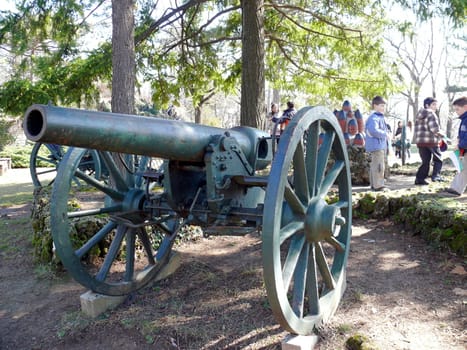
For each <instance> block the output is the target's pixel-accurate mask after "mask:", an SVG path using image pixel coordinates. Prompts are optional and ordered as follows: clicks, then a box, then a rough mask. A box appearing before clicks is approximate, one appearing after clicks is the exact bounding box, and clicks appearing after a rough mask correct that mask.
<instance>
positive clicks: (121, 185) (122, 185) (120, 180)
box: [99, 152, 128, 192]
mask: <svg viewBox="0 0 467 350" xmlns="http://www.w3.org/2000/svg"><path fill="white" fill-rule="evenodd" d="M99 155H100V157H101V158H102V160H103V161H104V164H105V166H106V167H107V170H108V171H109V175H110V177H111V178H112V182H113V184H114V185H115V187H116V188H117V190H118V191H121V192H126V191H128V185H127V183H126V181H125V179H124V177H123V176H122V174H121V171H120V169H119V168H118V167H117V164H116V163H115V160H114V159H113V158H112V155H111V154H110V152H99Z"/></svg>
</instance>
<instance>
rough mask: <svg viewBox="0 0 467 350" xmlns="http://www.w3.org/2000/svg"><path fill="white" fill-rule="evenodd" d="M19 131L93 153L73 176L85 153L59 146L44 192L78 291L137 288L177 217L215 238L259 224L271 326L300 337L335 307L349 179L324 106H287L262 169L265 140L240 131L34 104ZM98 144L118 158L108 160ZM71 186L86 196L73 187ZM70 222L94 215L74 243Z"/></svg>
mask: <svg viewBox="0 0 467 350" xmlns="http://www.w3.org/2000/svg"><path fill="white" fill-rule="evenodd" d="M24 130H25V133H26V135H27V137H28V138H29V139H31V140H34V141H39V142H49V143H53V144H64V145H68V146H73V147H86V148H93V149H98V150H99V151H98V153H99V154H98V158H99V160H100V162H102V166H103V168H105V169H106V172H107V174H108V175H107V176H103V177H100V178H96V177H93V176H91V174H89V173H86V172H85V171H82V169H81V168H80V164H81V162H82V157H83V155H84V154H85V152H86V151H85V150H84V149H79V148H75V149H73V148H71V149H70V150H69V151H68V152H67V154H66V155H65V157H64V158H63V160H62V163H63V165H61V166H60V167H59V171H58V174H57V180H56V181H55V184H54V188H53V193H52V203H51V213H52V214H51V228H52V234H53V238H54V242H55V246H56V251H57V254H58V255H59V257H60V258H61V260H62V262H63V263H64V265H65V267H66V268H67V269H68V270H69V271H70V273H71V274H72V276H73V277H74V278H75V279H76V280H77V281H79V282H80V283H81V284H83V285H84V286H86V287H88V288H90V289H92V290H94V291H96V292H99V293H103V294H108V295H123V294H128V293H130V292H133V291H135V290H137V289H139V288H142V287H143V286H144V285H146V284H148V283H149V282H150V281H151V280H153V279H154V278H155V277H156V276H157V274H158V273H159V271H160V269H161V268H162V267H163V266H164V265H165V264H166V263H167V262H168V258H169V256H170V253H171V250H172V245H173V242H174V239H175V237H176V236H177V234H178V231H179V229H180V227H181V225H183V224H195V225H200V226H202V227H204V228H208V229H209V228H210V229H212V231H210V232H211V233H212V232H213V231H219V232H221V234H242V233H243V234H244V232H251V229H255V228H262V230H263V268H264V279H265V284H266V288H267V292H268V298H269V302H270V304H271V307H272V310H273V312H274V314H275V316H276V318H277V320H278V322H279V323H280V324H281V326H282V327H284V328H285V329H287V330H289V331H291V332H293V333H297V334H310V333H311V332H312V330H313V327H314V326H315V325H316V324H318V323H319V322H321V321H323V320H326V319H327V318H328V317H329V316H330V315H332V313H333V312H334V311H335V309H336V308H337V305H338V303H339V301H340V299H341V296H342V293H343V292H344V289H345V268H346V261H347V256H348V252H349V244H350V235H351V218H352V214H351V184H350V169H349V162H348V158H347V151H346V146H345V142H344V138H343V135H342V132H341V129H340V127H339V125H338V124H337V121H336V120H335V117H334V115H333V114H332V113H331V112H330V111H327V110H326V109H324V108H322V107H313V108H311V107H309V108H304V109H302V110H301V111H299V112H298V113H297V115H296V116H295V117H294V119H293V120H292V121H291V123H290V124H289V126H288V127H287V129H286V131H285V133H284V134H283V135H282V137H281V140H280V142H279V145H278V150H277V152H276V154H275V158H274V161H273V162H272V166H271V168H269V165H270V164H271V161H272V144H271V139H270V137H266V136H267V135H266V134H265V133H264V132H262V131H260V130H256V129H252V128H244V127H237V128H233V129H230V130H223V129H218V128H212V127H206V126H201V125H196V124H191V123H183V122H180V121H167V120H161V119H156V118H143V117H137V116H128V115H116V114H111V113H100V112H89V111H81V110H76V109H66V108H58V107H52V106H43V105H34V106H31V107H30V108H29V109H28V111H27V112H26V116H25V121H24ZM320 133H324V135H325V136H324V140H323V143H322V144H321V145H320V144H319V134H320ZM109 151H112V152H123V153H125V154H123V155H121V157H122V158H121V159H120V160H118V159H117V158H116V156H115V154H113V155H111V154H110V152H109ZM128 153H131V154H139V155H140V156H133V155H129V154H128ZM141 155H142V156H141ZM152 156H155V157H161V158H164V159H166V160H165V161H164V165H163V167H162V170H161V171H156V175H144V174H148V173H149V174H150V173H153V169H151V166H150V165H151V160H150V157H152ZM122 165H124V166H123V167H122ZM155 183H157V186H161V188H160V189H159V190H158V191H154V190H153V187H154V184H155ZM77 185H80V186H83V187H86V191H82V190H81V191H78V192H76V191H75V188H76V186H77ZM330 198H334V199H335V200H334V201H333V202H332V203H331V202H330ZM70 204H77V205H70ZM78 218H79V219H81V223H80V225H82V219H87V218H89V219H93V220H97V221H99V222H100V226H99V225H98V226H96V228H94V229H93V230H94V231H93V232H92V234H90V236H89V237H88V238H87V239H85V240H84V241H81V242H76V241H75V239H74V237H75V236H74V231H73V225H74V223H75V220H76V219H78ZM157 232H159V233H160V232H162V234H161V235H158V234H157ZM160 237H162V239H159V238H160ZM137 240H139V241H140V242H141V245H137V244H136V241H137ZM108 242H111V243H110V245H109V246H108V247H103V244H104V243H105V244H107V243H108ZM137 246H143V251H142V252H140V251H136V247H137ZM99 249H101V250H102V252H103V253H102V254H101V256H100V259H98V261H94V262H93V264H89V262H88V261H87V259H86V258H87V254H88V252H90V251H91V250H99Z"/></svg>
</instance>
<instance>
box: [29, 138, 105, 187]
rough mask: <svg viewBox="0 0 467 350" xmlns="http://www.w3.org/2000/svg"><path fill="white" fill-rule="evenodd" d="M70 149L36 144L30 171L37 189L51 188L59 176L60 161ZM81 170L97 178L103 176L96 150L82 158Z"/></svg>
mask: <svg viewBox="0 0 467 350" xmlns="http://www.w3.org/2000/svg"><path fill="white" fill-rule="evenodd" d="M67 149H68V147H65V146H59V145H55V144H48V143H42V142H36V143H35V144H34V146H33V148H32V150H31V156H30V158H29V171H30V173H31V179H32V183H33V184H34V186H35V187H42V186H51V185H52V184H53V183H54V181H55V177H56V176H57V169H58V165H59V164H60V161H61V160H62V158H63V156H64V155H65V153H66V151H67ZM79 168H80V169H81V170H82V171H85V172H88V173H89V174H92V175H93V176H94V177H96V178H100V177H101V176H102V169H101V163H100V159H99V155H98V153H97V151H95V150H88V151H87V152H86V154H85V155H84V156H83V157H82V159H81V163H80V165H79Z"/></svg>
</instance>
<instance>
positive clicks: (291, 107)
mask: <svg viewBox="0 0 467 350" xmlns="http://www.w3.org/2000/svg"><path fill="white" fill-rule="evenodd" d="M295 113H297V110H296V109H295V104H294V103H293V102H292V101H288V102H287V109H286V110H284V112H283V113H282V116H281V119H280V120H279V123H280V127H281V134H282V133H283V132H284V130H285V128H286V126H287V125H288V124H289V122H290V121H291V120H292V118H293V116H294V115H295Z"/></svg>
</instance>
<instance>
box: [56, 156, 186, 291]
mask: <svg viewBox="0 0 467 350" xmlns="http://www.w3.org/2000/svg"><path fill="white" fill-rule="evenodd" d="M86 152H87V150H85V149H81V148H71V149H70V150H69V151H68V152H67V154H66V155H65V157H64V158H63V160H62V162H64V164H66V166H61V167H60V168H59V171H58V174H57V178H56V181H55V184H54V188H53V192H52V198H51V227H52V235H53V240H54V244H55V248H56V252H57V254H58V255H59V257H60V259H61V261H62V262H63V264H64V266H65V267H66V269H67V270H68V271H69V272H70V273H71V275H72V276H73V278H75V279H76V280H77V281H78V282H79V283H81V284H82V285H84V286H86V287H88V288H90V289H91V290H93V291H96V292H98V293H102V294H106V295H124V294H128V293H131V292H133V291H135V290H137V289H140V288H141V287H143V286H144V285H146V284H147V283H149V282H150V281H151V280H153V279H154V278H155V277H156V276H157V274H158V273H159V271H160V269H161V268H162V267H163V266H164V265H165V264H167V262H168V259H169V255H170V252H171V250H172V245H173V240H174V238H175V236H176V231H173V232H171V230H170V229H167V227H172V226H174V223H175V222H178V219H174V218H166V219H165V220H164V221H162V220H159V221H158V222H154V221H152V220H151V218H150V217H149V215H148V214H145V213H144V211H143V210H142V208H141V205H142V199H143V198H144V196H145V191H144V190H143V189H142V187H143V183H142V181H141V179H140V178H139V177H138V175H134V174H137V173H138V169H135V168H134V165H133V164H131V162H128V163H127V169H128V171H127V170H118V171H117V169H118V167H117V165H116V164H115V162H114V159H113V158H112V157H109V155H108V154H104V152H102V153H101V157H102V159H103V160H104V161H105V163H106V167H107V168H108V169H109V178H108V179H107V180H106V181H103V180H98V179H96V178H95V177H93V176H91V175H90V174H87V173H86V172H83V171H80V170H79V168H78V167H79V164H80V163H81V162H82V157H83V156H84V155H85V154H86ZM146 161H147V159H145V158H144V157H143V159H140V160H139V166H140V167H141V168H144V167H145V165H146ZM76 178H79V181H80V184H79V185H80V187H81V188H84V187H85V186H86V191H84V192H83V193H81V194H80V196H76V195H75V188H76V186H77V183H76V181H75V179H76ZM108 180H110V181H108ZM111 183H115V184H117V183H118V186H117V185H111ZM117 187H118V188H117ZM70 204H72V205H70ZM74 218H80V219H81V225H88V226H89V227H90V230H91V231H92V232H89V239H87V240H85V241H80V242H78V241H76V235H75V232H74V230H73V229H71V227H73V220H74ZM83 220H84V221H83ZM87 220H88V221H87ZM83 222H85V223H83ZM96 223H100V224H101V225H100V226H99V225H96ZM159 232H162V235H163V237H162V240H161V241H160V242H159V239H160V237H159V236H158V235H159ZM135 240H139V241H140V242H141V245H142V246H143V247H144V251H142V252H137V251H135V244H134V242H135ZM104 242H105V244H106V245H107V244H109V243H110V245H109V246H108V247H107V248H105V249H104V248H103V243H104ZM107 249H108V250H107ZM92 250H94V251H95V250H102V254H101V260H99V259H98V261H95V262H94V264H89V261H87V259H86V255H87V253H88V252H90V251H92Z"/></svg>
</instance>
